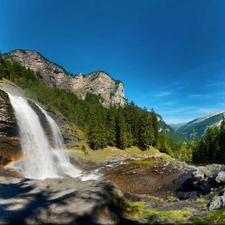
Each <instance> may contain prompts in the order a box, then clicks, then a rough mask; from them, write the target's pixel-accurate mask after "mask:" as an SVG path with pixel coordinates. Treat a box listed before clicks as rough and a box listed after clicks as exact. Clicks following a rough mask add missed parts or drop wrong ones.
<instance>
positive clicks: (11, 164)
mask: <svg viewBox="0 0 225 225" xmlns="http://www.w3.org/2000/svg"><path fill="white" fill-rule="evenodd" d="M50 152H68V153H71V152H76V150H71V149H70V150H68V149H66V150H65V149H51V150H50ZM24 160H26V157H25V156H20V157H18V159H17V160H12V161H10V162H8V163H7V164H5V165H4V166H3V168H4V169H10V168H13V167H17V166H18V165H19V164H20V163H21V162H23V161H24Z"/></svg>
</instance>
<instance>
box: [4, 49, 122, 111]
mask: <svg viewBox="0 0 225 225" xmlns="http://www.w3.org/2000/svg"><path fill="white" fill-rule="evenodd" d="M5 57H7V58H9V59H11V60H14V61H17V62H19V63H20V64H21V65H23V66H25V67H26V68H29V69H31V70H33V71H35V72H39V73H38V77H39V78H40V79H41V80H42V81H43V82H44V83H45V84H47V85H48V86H50V87H57V88H60V89H68V90H70V91H72V92H74V93H75V94H77V95H78V96H80V97H81V98H85V96H86V93H87V92H89V93H92V94H96V95H99V94H100V95H101V97H102V98H101V102H102V104H103V105H104V106H106V107H108V106H109V105H110V104H120V105H122V106H123V105H124V104H125V102H126V101H125V99H124V86H123V83H122V82H120V81H115V80H114V79H112V78H111V77H110V76H109V75H108V74H107V73H105V72H103V71H97V72H92V73H90V74H87V75H82V74H81V73H80V74H77V75H71V74H70V73H68V72H67V71H66V70H65V69H63V68H62V67H61V66H59V65H57V64H55V63H53V62H50V61H49V60H47V59H46V58H45V57H44V56H42V55H41V54H40V53H38V52H37V51H33V50H14V51H11V52H9V53H7V54H5Z"/></svg>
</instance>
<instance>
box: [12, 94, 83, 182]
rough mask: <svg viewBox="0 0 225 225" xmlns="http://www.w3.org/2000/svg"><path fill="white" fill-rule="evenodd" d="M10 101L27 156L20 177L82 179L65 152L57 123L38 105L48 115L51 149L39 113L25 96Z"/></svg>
mask: <svg viewBox="0 0 225 225" xmlns="http://www.w3.org/2000/svg"><path fill="white" fill-rule="evenodd" d="M9 98H10V102H11V104H12V106H13V108H14V111H15V115H16V119H17V122H18V125H19V128H20V136H21V141H20V142H21V146H22V151H23V154H24V157H25V160H23V161H22V162H21V164H20V167H19V170H20V171H19V172H20V173H21V175H22V176H24V177H27V178H34V179H44V178H57V177H62V176H70V177H78V176H80V175H81V171H80V170H78V169H76V168H75V167H73V165H72V164H71V163H70V161H69V156H68V155H67V153H66V152H65V151H63V149H64V146H63V141H62V136H61V135H60V132H59V130H58V127H57V125H56V124H55V122H54V120H53V119H52V118H51V117H49V116H48V115H47V113H46V112H45V111H44V110H43V109H42V108H41V107H40V106H38V107H39V108H40V109H41V111H42V112H43V113H44V114H45V116H46V119H47V121H48V122H49V124H50V127H51V130H52V135H53V146H51V145H50V143H49V142H48V139H47V138H46V136H45V133H44V130H43V128H42V126H41V124H40V120H39V118H38V116H37V114H36V113H35V111H34V110H33V109H32V108H31V107H30V106H29V104H28V102H27V101H26V100H25V99H24V98H22V97H18V96H13V95H11V94H9ZM54 149H56V150H57V151H54ZM59 150H61V151H59Z"/></svg>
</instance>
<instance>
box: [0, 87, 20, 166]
mask: <svg viewBox="0 0 225 225" xmlns="http://www.w3.org/2000/svg"><path fill="white" fill-rule="evenodd" d="M20 150H21V146H20V140H19V128H18V126H17V122H16V117H15V114H14V111H13V108H12V106H11V103H10V100H9V97H8V94H7V93H6V92H4V91H2V90H0V165H1V166H2V165H4V164H6V163H7V162H8V161H11V160H12V159H15V158H16V157H18V156H19V155H20Z"/></svg>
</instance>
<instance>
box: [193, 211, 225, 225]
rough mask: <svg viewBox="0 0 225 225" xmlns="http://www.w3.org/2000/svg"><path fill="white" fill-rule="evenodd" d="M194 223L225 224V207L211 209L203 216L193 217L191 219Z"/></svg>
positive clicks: (199, 224) (198, 224)
mask: <svg viewBox="0 0 225 225" xmlns="http://www.w3.org/2000/svg"><path fill="white" fill-rule="evenodd" d="M191 221H192V222H193V224H197V225H201V224H202V225H203V224H211V225H214V224H225V209H222V210H216V211H211V212H209V213H208V214H207V215H205V216H203V217H199V216H198V217H193V218H192V219H191Z"/></svg>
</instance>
